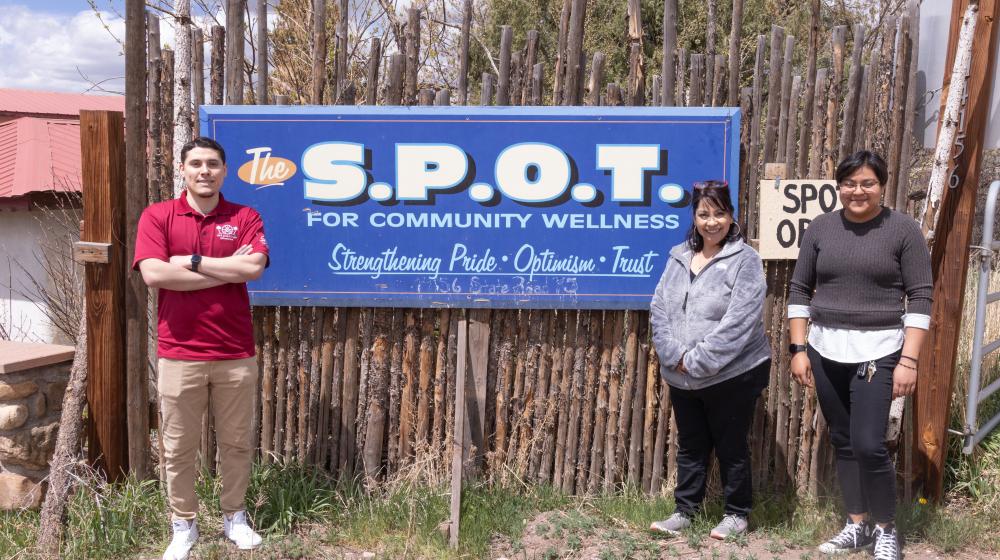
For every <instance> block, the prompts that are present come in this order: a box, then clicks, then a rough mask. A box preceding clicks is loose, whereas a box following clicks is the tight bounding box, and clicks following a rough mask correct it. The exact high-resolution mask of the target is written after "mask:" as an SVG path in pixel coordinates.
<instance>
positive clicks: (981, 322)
mask: <svg viewBox="0 0 1000 560" xmlns="http://www.w3.org/2000/svg"><path fill="white" fill-rule="evenodd" d="M998 192H1000V181H993V182H992V183H991V184H990V190H989V193H988V194H987V195H986V213H985V214H984V217H985V219H984V220H983V242H982V247H981V248H980V251H982V253H980V258H979V286H978V287H977V289H976V326H975V330H973V337H972V370H971V371H970V372H969V389H968V391H967V392H968V396H967V400H966V405H965V444H964V445H963V447H962V453H965V454H966V455H969V454H971V453H972V448H973V446H975V426H976V415H977V413H978V408H979V385H980V374H981V373H982V371H981V370H982V366H983V333H984V331H985V330H986V295H987V292H988V291H989V286H990V261H991V260H992V257H993V216H994V215H995V214H996V206H997V194H998Z"/></svg>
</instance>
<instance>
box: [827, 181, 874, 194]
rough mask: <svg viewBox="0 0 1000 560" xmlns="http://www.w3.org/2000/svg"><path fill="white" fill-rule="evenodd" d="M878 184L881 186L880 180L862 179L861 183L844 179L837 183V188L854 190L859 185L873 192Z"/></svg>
mask: <svg viewBox="0 0 1000 560" xmlns="http://www.w3.org/2000/svg"><path fill="white" fill-rule="evenodd" d="M878 186H879V182H878V181H862V182H860V183H856V182H854V181H844V182H842V183H838V184H837V188H839V189H842V190H845V191H853V190H855V189H857V188H858V187H861V189H862V190H864V191H868V192H871V191H873V190H875V189H876V188H877V187H878Z"/></svg>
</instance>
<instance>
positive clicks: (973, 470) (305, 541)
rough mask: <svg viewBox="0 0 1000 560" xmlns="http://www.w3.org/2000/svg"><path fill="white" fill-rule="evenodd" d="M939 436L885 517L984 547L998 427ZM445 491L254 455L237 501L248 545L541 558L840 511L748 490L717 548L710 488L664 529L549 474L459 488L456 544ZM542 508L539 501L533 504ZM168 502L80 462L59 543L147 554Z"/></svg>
mask: <svg viewBox="0 0 1000 560" xmlns="http://www.w3.org/2000/svg"><path fill="white" fill-rule="evenodd" d="M951 444H952V446H953V447H952V449H951V450H950V451H951V453H950V454H949V462H948V472H947V478H946V489H947V500H946V505H945V506H943V507H935V506H932V505H930V504H926V503H920V502H916V503H914V504H900V505H899V508H898V517H897V521H898V526H899V528H900V530H901V532H902V534H903V535H904V539H905V540H906V542H907V543H908V544H911V545H912V544H914V543H927V544H930V545H933V547H935V548H936V549H938V550H939V551H940V552H942V553H943V554H945V555H947V554H949V553H953V552H955V551H958V550H961V549H963V548H969V547H972V548H974V549H976V550H978V551H982V552H983V553H984V554H985V555H995V554H996V553H997V552H1000V537H997V536H994V535H995V534H996V533H995V532H994V531H992V530H991V529H992V528H993V527H995V526H996V525H997V524H998V523H1000V432H998V433H995V434H993V435H991V436H990V437H988V438H987V439H986V440H985V441H984V442H983V444H982V445H981V446H980V448H979V449H977V451H976V453H975V454H974V455H973V456H972V457H966V456H964V455H961V454H960V453H959V452H958V446H959V445H960V444H961V442H960V441H958V439H957V438H955V439H953V440H952V442H951ZM196 490H197V493H198V496H199V499H200V501H201V508H202V509H201V512H200V514H199V525H200V527H201V528H202V535H203V537H202V540H201V542H200V543H199V545H198V549H197V550H198V557H199V558H203V559H216V558H217V559H223V558H230V557H233V555H234V554H235V552H234V549H233V548H232V547H231V546H230V545H229V544H228V543H226V542H225V541H224V540H223V539H222V538H221V535H220V533H221V512H220V511H219V509H218V497H219V490H220V483H219V481H218V479H217V478H215V477H212V476H208V475H207V473H205V474H203V476H202V477H201V479H200V480H199V482H198V485H197V487H196ZM449 502H450V497H449V493H448V490H447V488H446V487H444V486H432V485H428V483H426V482H424V483H416V482H408V481H406V480H396V481H393V483H391V484H381V485H379V486H378V487H377V488H376V489H375V490H374V491H373V492H370V491H367V490H366V489H365V487H364V486H363V485H362V484H361V483H359V482H358V481H355V480H347V481H344V480H335V479H333V478H331V477H330V476H329V475H327V474H325V473H323V472H321V471H317V470H314V469H311V468H308V467H303V466H300V465H297V464H292V465H280V464H270V465H255V467H254V470H253V472H252V476H251V483H250V489H249V491H248V496H247V505H248V512H249V514H250V517H251V519H252V520H253V522H254V524H255V525H256V526H257V528H258V529H259V530H260V531H261V533H262V534H263V535H264V536H265V546H264V547H263V549H262V550H260V551H259V552H258V553H257V554H255V556H254V557H255V558H263V559H286V558H287V559H299V558H315V557H319V556H324V555H327V556H328V555H331V554H336V553H337V552H338V551H355V550H367V551H375V552H377V553H378V555H379V557H384V558H429V559H445V558H458V557H461V558H485V557H488V556H489V554H490V553H491V552H492V551H494V548H493V547H494V546H495V545H496V543H497V542H498V539H499V540H500V541H502V542H506V543H508V545H509V546H508V548H509V549H510V550H511V551H513V552H514V553H515V554H516V553H517V552H518V551H519V550H523V548H524V546H526V544H527V543H528V540H529V539H531V540H532V543H534V546H536V547H537V543H538V542H539V541H540V540H541V541H542V542H546V541H547V542H549V543H550V544H551V546H548V548H543V549H542V550H538V551H537V556H539V557H543V558H553V559H554V558H559V557H563V556H565V555H566V554H571V553H577V554H579V553H581V552H582V551H583V549H584V548H587V550H588V551H590V552H593V554H594V555H596V556H598V557H601V558H609V559H610V558H654V557H659V556H660V555H664V554H665V555H666V556H667V557H674V556H679V555H681V554H682V552H681V549H687V548H690V549H692V550H694V551H695V554H700V555H702V557H713V558H714V557H718V558H726V557H734V558H741V559H742V558H750V557H753V556H754V555H755V554H756V556H757V557H760V558H770V557H772V556H778V555H781V554H785V553H787V552H788V551H789V550H790V549H791V550H795V549H806V551H805V552H801V553H800V556H801V558H818V556H817V555H816V554H814V553H813V552H811V550H810V549H812V547H813V546H815V544H816V543H818V542H820V541H821V540H822V539H823V538H825V537H826V536H828V535H829V534H832V533H834V532H835V531H837V530H838V529H839V528H840V525H841V523H842V522H843V520H842V517H841V513H840V511H839V505H838V501H837V500H836V499H835V498H827V499H824V500H821V501H818V502H803V501H799V500H797V499H795V497H794V496H791V495H775V494H768V493H766V492H758V493H757V503H756V504H755V508H754V511H753V514H752V516H751V520H750V526H751V531H752V534H751V537H750V539H753V540H754V541H755V542H756V543H757V544H756V547H757V548H756V549H754V550H753V551H751V550H750V548H748V547H747V545H748V542H749V539H747V538H746V537H744V538H743V539H738V540H737V541H736V542H735V547H734V548H733V549H732V550H731V551H725V552H721V553H720V552H719V551H718V550H717V549H714V548H712V547H708V544H709V542H710V541H709V539H708V537H707V535H708V533H709V531H710V530H711V527H712V526H714V524H715V523H716V522H717V521H718V519H719V518H721V516H722V513H723V512H722V505H721V503H720V500H718V499H717V498H716V499H712V500H709V501H708V502H707V503H706V507H705V509H704V511H703V513H701V514H700V515H699V516H697V518H696V519H695V520H694V521H695V522H694V524H693V527H692V529H691V530H689V531H687V532H686V533H685V534H684V536H683V538H682V539H680V540H673V539H658V538H656V537H655V536H653V535H650V534H649V533H648V531H647V527H648V526H649V523H650V522H651V521H652V520H655V519H663V518H666V517H668V516H669V515H670V513H671V512H672V511H673V501H672V500H671V499H670V498H668V497H663V496H656V497H650V496H646V495H644V494H643V493H641V492H640V491H639V490H637V489H635V488H624V489H619V490H618V491H617V492H616V493H613V494H608V495H601V496H591V497H569V496H565V495H563V494H561V493H560V492H558V491H556V490H554V489H553V488H551V487H548V486H526V485H518V486H516V487H504V486H502V485H499V484H494V485H489V484H473V485H469V486H467V487H466V488H465V489H464V490H463V499H462V519H461V538H460V541H459V547H458V549H457V550H452V549H450V548H449V546H448V539H447V532H446V531H444V532H443V531H442V530H441V526H442V524H443V523H446V522H447V520H448V517H449V514H448V511H449ZM542 512H547V513H545V515H544V516H539V514H540V513H542ZM168 515H169V514H168V507H167V503H166V499H165V496H164V492H163V489H162V487H161V485H160V484H159V483H158V482H155V481H145V482H143V481H137V480H135V479H131V478H129V479H127V480H125V481H124V482H122V483H119V484H107V483H105V482H103V481H102V480H101V479H99V478H98V477H96V476H94V475H92V474H88V475H86V476H83V477H82V478H81V479H80V484H79V485H78V486H77V491H76V492H75V494H74V495H73V496H72V498H71V499H70V502H69V505H68V511H67V524H66V533H65V544H64V548H63V551H62V556H63V557H64V558H68V559H76V558H116V559H125V558H130V557H135V556H137V555H142V556H147V557H148V556H158V555H159V554H160V553H161V552H162V550H163V547H165V546H166V544H167V542H168V540H169V527H168V524H167V519H168ZM37 523H38V514H37V513H36V512H30V511H26V512H0V558H12V557H22V558H23V557H26V556H25V555H24V551H25V550H26V549H30V547H31V546H32V544H33V541H34V533H35V530H36V528H37ZM529 523H530V524H531V525H530V526H529ZM595 542H596V543H599V548H598V549H595V548H594V547H595V544H594V543H595ZM762 543H763V544H762ZM761 546H763V549H762V548H761ZM706 547H707V548H706ZM590 552H588V554H589V553H590ZM685 554H690V553H685Z"/></svg>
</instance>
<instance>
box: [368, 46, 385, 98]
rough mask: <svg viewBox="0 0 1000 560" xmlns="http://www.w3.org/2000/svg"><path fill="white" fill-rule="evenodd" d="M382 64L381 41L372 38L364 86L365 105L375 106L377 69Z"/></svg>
mask: <svg viewBox="0 0 1000 560" xmlns="http://www.w3.org/2000/svg"><path fill="white" fill-rule="evenodd" d="M381 62H382V41H381V40H380V39H379V38H378V37H372V45H371V51H369V53H368V80H367V84H366V85H365V103H367V104H368V105H375V104H376V103H377V102H378V69H379V64H380V63H381Z"/></svg>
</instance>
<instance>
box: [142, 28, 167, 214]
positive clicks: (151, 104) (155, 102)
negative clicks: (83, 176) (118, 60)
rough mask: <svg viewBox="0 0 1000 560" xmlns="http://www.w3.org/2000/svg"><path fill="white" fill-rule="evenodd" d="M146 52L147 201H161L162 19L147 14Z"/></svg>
mask: <svg viewBox="0 0 1000 560" xmlns="http://www.w3.org/2000/svg"><path fill="white" fill-rule="evenodd" d="M146 51H147V56H148V58H149V62H148V66H147V76H146V90H147V94H146V95H147V101H146V118H147V120H148V121H149V154H148V157H147V162H146V165H147V167H148V169H149V182H148V185H147V193H146V194H147V199H148V200H149V202H159V201H160V180H161V179H160V169H161V168H162V158H163V146H162V145H161V140H162V138H161V134H160V110H161V107H160V100H161V95H160V86H161V84H160V66H161V65H162V63H163V61H162V56H161V54H160V18H158V17H156V16H155V15H154V14H152V13H149V12H147V13H146Z"/></svg>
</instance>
